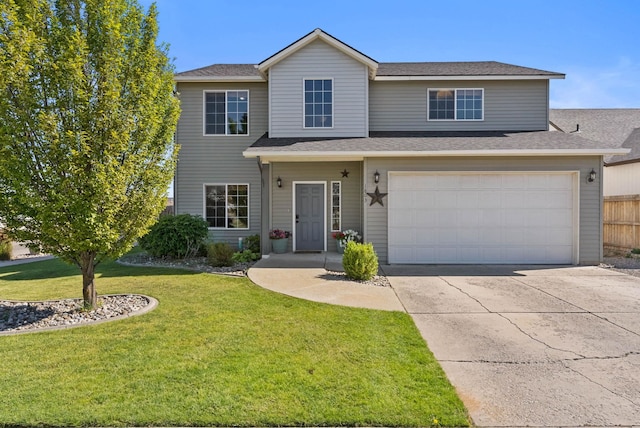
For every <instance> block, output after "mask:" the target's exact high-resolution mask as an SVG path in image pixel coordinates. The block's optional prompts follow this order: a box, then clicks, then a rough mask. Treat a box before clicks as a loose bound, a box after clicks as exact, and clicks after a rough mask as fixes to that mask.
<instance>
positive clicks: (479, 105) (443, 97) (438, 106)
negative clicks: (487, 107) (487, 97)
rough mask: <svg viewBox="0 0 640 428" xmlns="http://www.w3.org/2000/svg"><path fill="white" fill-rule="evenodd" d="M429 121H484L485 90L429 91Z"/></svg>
mask: <svg viewBox="0 0 640 428" xmlns="http://www.w3.org/2000/svg"><path fill="white" fill-rule="evenodd" d="M428 93H429V95H428V101H427V110H428V113H427V118H428V120H484V89H466V88H465V89H429V90H428Z"/></svg>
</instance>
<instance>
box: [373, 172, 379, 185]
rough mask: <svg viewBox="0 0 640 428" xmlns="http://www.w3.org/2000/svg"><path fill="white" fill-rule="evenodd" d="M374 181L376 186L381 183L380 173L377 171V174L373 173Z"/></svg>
mask: <svg viewBox="0 0 640 428" xmlns="http://www.w3.org/2000/svg"><path fill="white" fill-rule="evenodd" d="M373 181H374V182H375V183H376V184H377V183H379V182H380V173H379V172H378V170H376V172H374V173H373Z"/></svg>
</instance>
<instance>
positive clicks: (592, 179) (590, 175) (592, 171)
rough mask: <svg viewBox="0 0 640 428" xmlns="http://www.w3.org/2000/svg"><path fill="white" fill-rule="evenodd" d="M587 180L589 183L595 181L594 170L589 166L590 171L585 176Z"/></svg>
mask: <svg viewBox="0 0 640 428" xmlns="http://www.w3.org/2000/svg"><path fill="white" fill-rule="evenodd" d="M587 181H588V182H589V183H593V182H594V181H596V170H595V169H593V168H591V172H590V173H589V177H588V178H587Z"/></svg>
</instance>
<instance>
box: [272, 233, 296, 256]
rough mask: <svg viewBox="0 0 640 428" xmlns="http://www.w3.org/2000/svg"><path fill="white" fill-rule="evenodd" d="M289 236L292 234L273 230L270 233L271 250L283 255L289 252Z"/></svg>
mask: <svg viewBox="0 0 640 428" xmlns="http://www.w3.org/2000/svg"><path fill="white" fill-rule="evenodd" d="M289 236H291V233H289V232H287V231H286V230H282V229H273V230H271V231H270V232H269V239H270V240H271V249H272V250H273V252H274V253H276V254H282V253H286V252H287V246H288V244H289Z"/></svg>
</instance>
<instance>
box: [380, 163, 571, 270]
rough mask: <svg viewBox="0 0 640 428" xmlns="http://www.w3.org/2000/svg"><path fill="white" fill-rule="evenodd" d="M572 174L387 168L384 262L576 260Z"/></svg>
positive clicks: (562, 261) (535, 261) (568, 262)
mask: <svg viewBox="0 0 640 428" xmlns="http://www.w3.org/2000/svg"><path fill="white" fill-rule="evenodd" d="M576 177H577V174H576V173H573V172H561V173H555V172H526V173H522V172H518V173H505V172H488V173H484V172H482V173H478V172H474V173H442V172H439V173H431V172H430V173H426V172H411V173H406V172H397V173H393V172H392V173H390V174H389V196H388V200H389V219H388V222H389V223H388V242H389V262H390V263H493V264H497V263H505V264H516V263H535V264H572V263H577V230H578V226H577V223H578V220H577V210H578V201H577V190H576V189H577V178H576Z"/></svg>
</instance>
